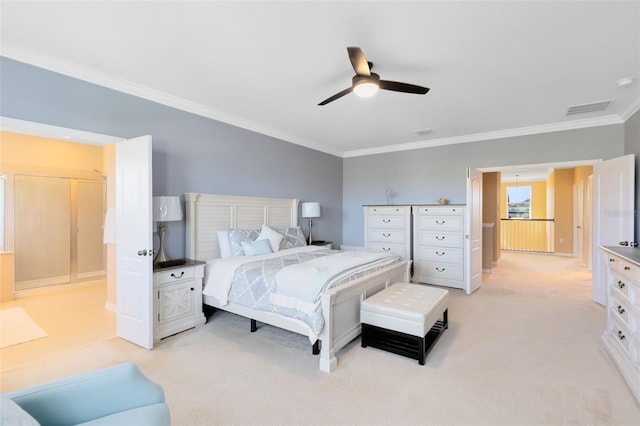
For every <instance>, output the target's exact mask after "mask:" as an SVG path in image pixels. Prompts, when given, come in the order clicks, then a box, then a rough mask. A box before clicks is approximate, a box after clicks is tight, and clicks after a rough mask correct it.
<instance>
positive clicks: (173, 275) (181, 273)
mask: <svg viewBox="0 0 640 426" xmlns="http://www.w3.org/2000/svg"><path fill="white" fill-rule="evenodd" d="M183 275H184V271H182V272H180V276H176V274H174V273H173V272H172V273H171V276H172V277H173V278H175V279H178V278H182V276H183Z"/></svg>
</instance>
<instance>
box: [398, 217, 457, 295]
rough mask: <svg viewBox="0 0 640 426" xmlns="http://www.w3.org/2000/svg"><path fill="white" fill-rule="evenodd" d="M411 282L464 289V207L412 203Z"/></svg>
mask: <svg viewBox="0 0 640 426" xmlns="http://www.w3.org/2000/svg"><path fill="white" fill-rule="evenodd" d="M411 210H412V215H413V282H419V283H424V284H435V285H441V286H446V287H453V288H459V289H464V288H465V267H464V265H465V263H464V261H465V256H466V255H467V254H465V252H464V247H465V244H464V243H465V235H466V232H465V206H464V205H414V206H411Z"/></svg>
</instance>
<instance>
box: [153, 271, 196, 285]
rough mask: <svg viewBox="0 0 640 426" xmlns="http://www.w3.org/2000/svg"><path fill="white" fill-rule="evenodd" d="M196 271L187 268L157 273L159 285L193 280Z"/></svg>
mask: <svg viewBox="0 0 640 426" xmlns="http://www.w3.org/2000/svg"><path fill="white" fill-rule="evenodd" d="M194 271H195V269H194V268H193V267H185V268H173V269H169V270H167V271H159V272H156V273H157V274H158V284H168V283H172V282H175V281H178V280H186V279H190V278H193V277H194Z"/></svg>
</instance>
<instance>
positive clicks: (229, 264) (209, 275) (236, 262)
mask: <svg viewBox="0 0 640 426" xmlns="http://www.w3.org/2000/svg"><path fill="white" fill-rule="evenodd" d="M315 250H323V247H320V246H304V247H295V248H291V249H287V250H280V251H279V252H277V253H268V254H263V255H259V256H234V257H225V258H217V259H212V260H209V261H208V262H207V265H206V267H205V276H206V282H205V287H204V290H203V291H202V293H203V294H204V295H206V296H210V297H213V298H215V299H216V300H217V301H218V303H220V305H222V306H224V305H226V304H228V303H229V289H230V288H231V284H232V281H233V275H234V273H235V271H236V269H237V268H238V267H239V266H241V265H242V264H244V263H249V262H254V261H256V260H265V259H269V258H273V257H278V256H282V255H283V254H285V253H286V254H295V253H302V252H309V251H315Z"/></svg>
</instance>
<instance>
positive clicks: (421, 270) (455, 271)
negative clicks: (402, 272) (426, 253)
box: [413, 261, 464, 282]
mask: <svg viewBox="0 0 640 426" xmlns="http://www.w3.org/2000/svg"><path fill="white" fill-rule="evenodd" d="M413 267H414V270H413V273H414V275H416V276H418V277H420V278H422V279H425V280H426V281H427V282H429V279H430V278H433V279H448V280H462V279H463V278H464V271H463V269H462V265H460V264H455V263H446V262H421V261H417V262H414V264H413Z"/></svg>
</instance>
